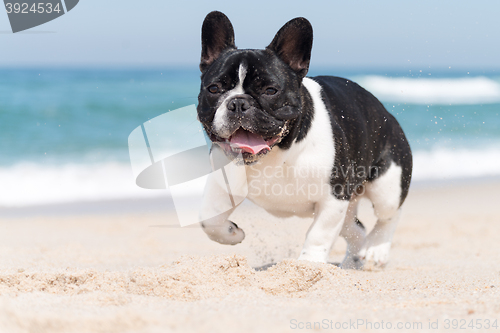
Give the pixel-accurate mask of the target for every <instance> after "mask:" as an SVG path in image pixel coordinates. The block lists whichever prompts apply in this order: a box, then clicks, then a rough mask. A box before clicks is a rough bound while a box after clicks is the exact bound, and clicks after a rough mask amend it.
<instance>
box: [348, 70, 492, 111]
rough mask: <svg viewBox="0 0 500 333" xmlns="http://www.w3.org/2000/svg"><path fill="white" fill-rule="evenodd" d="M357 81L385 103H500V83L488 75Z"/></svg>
mask: <svg viewBox="0 0 500 333" xmlns="http://www.w3.org/2000/svg"><path fill="white" fill-rule="evenodd" d="M356 81H357V83H359V84H360V85H361V86H363V87H364V88H365V89H367V90H368V91H370V92H371V93H372V94H373V95H375V97H377V98H378V99H380V100H381V101H385V102H395V103H411V104H446V105H448V104H452V105H458V104H488V103H500V83H499V82H497V81H495V80H492V79H490V78H487V77H470V78H469V77H466V78H456V79H451V78H446V79H440V78H437V79H434V78H406V77H404V78H388V77H385V76H376V75H370V76H363V77H360V78H357V79H356Z"/></svg>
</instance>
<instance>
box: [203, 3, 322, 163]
mask: <svg viewBox="0 0 500 333" xmlns="http://www.w3.org/2000/svg"><path fill="white" fill-rule="evenodd" d="M311 48H312V27H311V24H310V23H309V21H307V20H306V19H305V18H296V19H293V20H291V21H289V22H288V23H286V24H285V25H284V26H283V27H282V28H281V29H280V30H279V31H278V33H277V34H276V36H275V37H274V39H273V41H272V42H271V44H269V46H267V47H266V48H265V49H263V50H238V49H237V48H236V46H235V44H234V31H233V26H232V25H231V22H230V21H229V19H228V18H227V17H226V15H224V14H223V13H221V12H216V11H215V12H211V13H209V14H208V15H207V17H206V18H205V21H204V22H203V27H202V51H201V63H200V70H201V72H202V75H201V91H200V94H199V96H198V119H199V120H200V122H201V123H202V124H203V127H204V129H205V131H206V132H207V134H208V136H209V137H210V139H211V140H212V142H213V143H215V144H218V145H220V146H221V147H222V148H223V149H224V150H225V151H226V152H228V153H229V152H237V153H238V152H241V153H242V155H243V159H244V162H245V163H246V164H251V163H254V162H256V161H258V160H259V159H260V158H261V157H262V156H264V155H265V154H267V153H268V152H269V151H270V150H271V149H273V147H274V146H276V145H279V144H280V142H282V141H283V140H284V138H285V137H286V136H287V135H289V131H290V129H291V126H293V125H294V122H295V120H296V119H297V118H298V117H299V116H300V114H301V107H302V105H301V104H302V102H301V93H300V90H301V83H302V79H303V78H304V76H305V75H306V73H307V71H308V69H309V60H310V58H311Z"/></svg>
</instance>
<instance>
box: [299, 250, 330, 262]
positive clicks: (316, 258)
mask: <svg viewBox="0 0 500 333" xmlns="http://www.w3.org/2000/svg"><path fill="white" fill-rule="evenodd" d="M326 259H327V255H326V251H321V250H317V251H315V250H311V249H309V250H302V252H301V253H300V256H299V259H298V260H305V261H311V262H322V263H326Z"/></svg>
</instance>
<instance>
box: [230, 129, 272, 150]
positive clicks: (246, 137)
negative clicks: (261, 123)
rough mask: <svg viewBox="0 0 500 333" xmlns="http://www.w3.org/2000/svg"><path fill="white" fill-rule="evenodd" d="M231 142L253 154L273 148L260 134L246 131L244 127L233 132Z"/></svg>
mask: <svg viewBox="0 0 500 333" xmlns="http://www.w3.org/2000/svg"><path fill="white" fill-rule="evenodd" d="M229 142H231V145H234V146H235V147H236V148H240V149H242V150H243V151H244V152H246V153H251V154H253V155H255V154H257V153H259V152H260V151H262V149H266V150H271V148H269V145H268V144H267V143H266V141H264V139H263V138H262V137H261V136H260V135H257V134H253V133H251V132H249V131H245V130H244V129H242V128H240V129H239V130H237V131H236V133H234V134H233V136H232V137H231V139H230V140H229Z"/></svg>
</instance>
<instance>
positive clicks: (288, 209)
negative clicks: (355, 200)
mask: <svg viewBox="0 0 500 333" xmlns="http://www.w3.org/2000/svg"><path fill="white" fill-rule="evenodd" d="M303 84H304V86H305V87H306V88H307V89H308V91H309V93H310V94H311V96H312V99H313V102H314V117H313V121H312V124H311V127H310V129H309V132H308V134H307V136H306V137H305V138H304V139H303V140H302V141H301V142H298V143H297V142H295V143H294V144H293V145H292V147H291V148H290V149H288V150H281V149H279V148H277V147H275V148H274V149H273V150H272V151H271V152H269V153H268V154H267V155H266V156H265V157H263V158H262V159H261V160H260V161H259V162H258V163H256V164H255V165H251V166H247V167H246V175H247V184H248V199H250V200H251V201H253V202H254V203H256V204H257V205H259V206H261V207H263V208H264V209H266V210H267V211H269V212H270V213H273V214H276V215H280V216H288V215H299V216H307V215H311V214H312V213H313V212H314V206H315V203H316V202H319V201H321V200H322V199H324V198H325V197H328V196H329V195H331V187H330V184H329V182H330V177H331V174H332V169H333V163H334V158H335V145H334V140H333V134H332V128H331V122H330V118H329V115H328V113H327V110H326V108H325V105H324V103H323V102H322V100H321V95H320V91H321V88H320V86H319V85H318V84H317V83H316V82H314V81H312V80H311V79H308V78H305V79H304V80H303Z"/></svg>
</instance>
